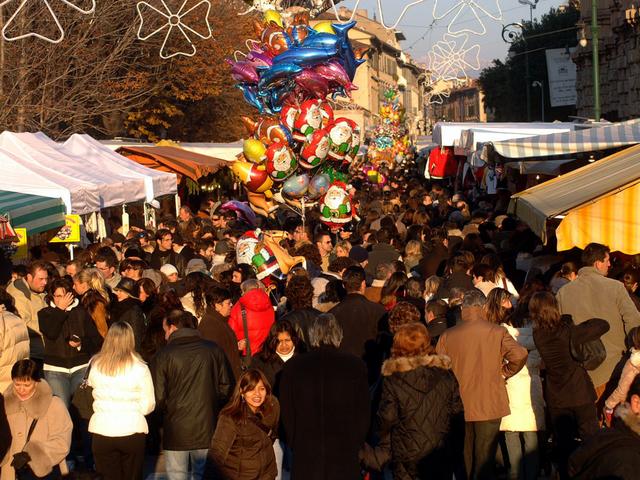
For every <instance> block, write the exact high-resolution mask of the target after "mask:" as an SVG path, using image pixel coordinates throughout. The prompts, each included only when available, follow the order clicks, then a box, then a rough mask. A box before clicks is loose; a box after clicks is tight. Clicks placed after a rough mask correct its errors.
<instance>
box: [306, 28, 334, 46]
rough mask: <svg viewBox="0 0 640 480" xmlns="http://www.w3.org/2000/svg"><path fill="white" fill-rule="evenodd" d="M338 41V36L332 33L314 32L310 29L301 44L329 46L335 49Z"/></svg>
mask: <svg viewBox="0 0 640 480" xmlns="http://www.w3.org/2000/svg"><path fill="white" fill-rule="evenodd" d="M339 41H340V39H339V37H338V36H337V35H334V34H333V33H325V32H316V31H315V30H312V31H311V32H310V33H309V36H308V37H307V38H305V39H304V41H303V42H302V46H303V47H305V48H331V49H336V50H337V45H338V42H339Z"/></svg>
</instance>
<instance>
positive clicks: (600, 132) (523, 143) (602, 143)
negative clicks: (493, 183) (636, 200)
mask: <svg viewBox="0 0 640 480" xmlns="http://www.w3.org/2000/svg"><path fill="white" fill-rule="evenodd" d="M637 143H640V119H635V120H629V121H627V122H622V123H614V124H612V125H606V126H602V127H594V128H588V129H585V130H577V131H573V132H565V133H554V134H551V135H541V136H537V137H530V138H520V139H512V140H504V141H497V142H493V148H494V150H495V151H496V152H497V153H499V154H500V155H502V156H503V157H505V158H529V157H549V156H552V155H568V154H572V153H580V152H593V151H596V150H606V149H608V148H616V147H624V146H627V145H635V144H637Z"/></svg>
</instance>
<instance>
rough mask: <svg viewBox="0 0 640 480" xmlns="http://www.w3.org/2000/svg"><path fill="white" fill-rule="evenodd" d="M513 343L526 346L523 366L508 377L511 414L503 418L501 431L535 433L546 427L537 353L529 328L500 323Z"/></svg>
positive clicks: (539, 361) (539, 360) (538, 354)
mask: <svg viewBox="0 0 640 480" xmlns="http://www.w3.org/2000/svg"><path fill="white" fill-rule="evenodd" d="M502 326H503V327H504V328H506V329H507V332H509V335H511V336H512V337H513V338H514V339H515V341H516V342H518V343H519V344H520V345H522V346H523V347H524V348H526V349H527V352H528V354H529V355H528V357H527V363H526V365H525V366H524V367H523V368H522V370H520V371H519V372H518V373H516V374H515V375H514V376H513V377H511V378H509V379H508V380H507V395H508V396H509V410H511V413H510V414H509V415H507V416H506V417H503V418H502V422H501V423H500V430H502V431H507V432H536V431H538V430H544V429H545V423H544V415H545V412H544V396H543V394H542V380H541V379H540V363H541V361H542V360H541V358H540V353H539V352H538V350H537V349H536V344H535V343H534V341H533V329H532V328H531V327H521V328H515V327H512V326H511V325H507V324H506V323H505V324H502Z"/></svg>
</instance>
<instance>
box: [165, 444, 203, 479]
mask: <svg viewBox="0 0 640 480" xmlns="http://www.w3.org/2000/svg"><path fill="white" fill-rule="evenodd" d="M207 452H208V449H206V448H205V449H201V450H181V451H178V450H163V453H164V463H165V468H166V470H167V478H168V479H169V480H189V479H190V478H193V479H194V480H201V479H202V474H203V473H204V467H205V465H206V463H207ZM189 460H191V477H190V476H189Z"/></svg>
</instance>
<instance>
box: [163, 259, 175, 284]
mask: <svg viewBox="0 0 640 480" xmlns="http://www.w3.org/2000/svg"><path fill="white" fill-rule="evenodd" d="M160 273H162V274H163V275H164V276H165V277H167V279H168V280H169V282H177V281H178V269H177V268H176V267H174V266H173V265H171V264H170V263H165V264H164V265H162V266H161V267H160Z"/></svg>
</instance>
